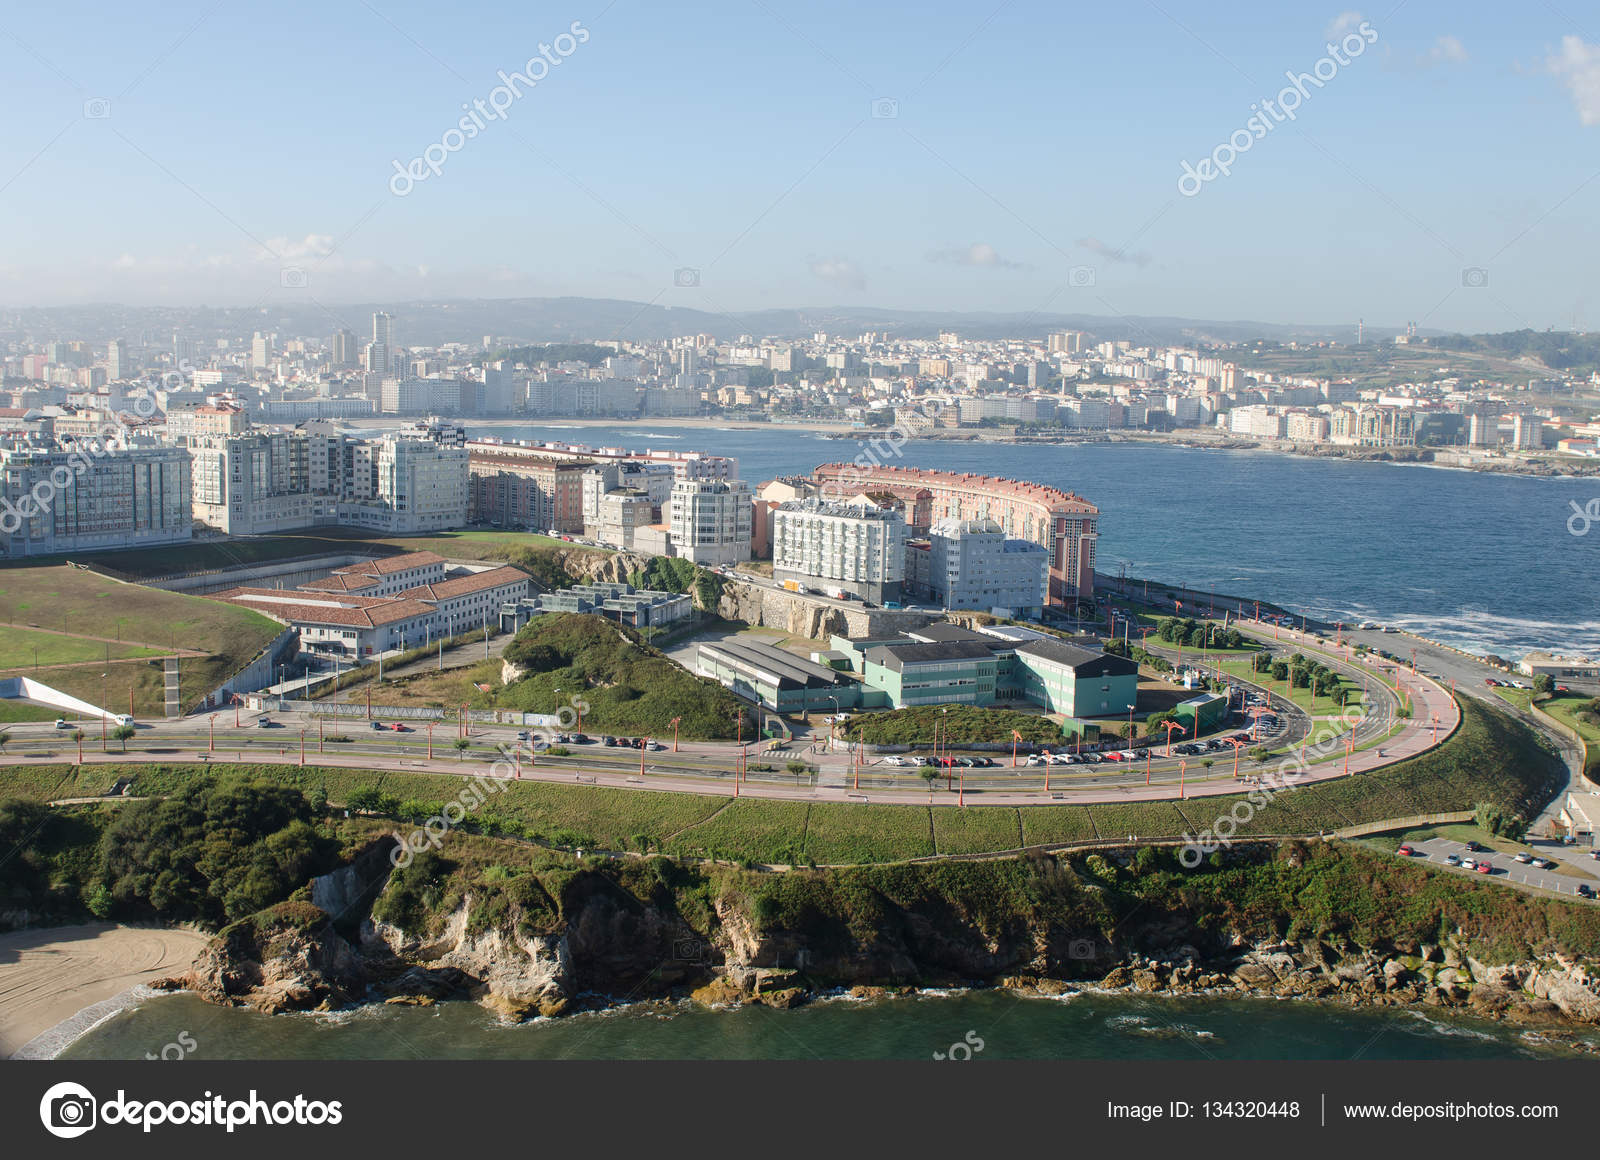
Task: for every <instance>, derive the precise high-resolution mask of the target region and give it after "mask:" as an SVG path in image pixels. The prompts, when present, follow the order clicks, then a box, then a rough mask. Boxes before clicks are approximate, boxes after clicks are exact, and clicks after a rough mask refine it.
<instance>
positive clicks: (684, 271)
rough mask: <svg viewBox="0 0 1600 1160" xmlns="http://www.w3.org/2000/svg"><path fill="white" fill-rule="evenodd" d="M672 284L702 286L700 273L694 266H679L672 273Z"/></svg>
mask: <svg viewBox="0 0 1600 1160" xmlns="http://www.w3.org/2000/svg"><path fill="white" fill-rule="evenodd" d="M672 284H673V285H674V286H698V285H700V271H699V270H696V269H695V268H694V267H693V266H679V267H678V268H677V269H676V270H674V271H673V272H672Z"/></svg>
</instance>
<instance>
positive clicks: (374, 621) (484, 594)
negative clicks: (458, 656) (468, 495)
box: [217, 552, 529, 660]
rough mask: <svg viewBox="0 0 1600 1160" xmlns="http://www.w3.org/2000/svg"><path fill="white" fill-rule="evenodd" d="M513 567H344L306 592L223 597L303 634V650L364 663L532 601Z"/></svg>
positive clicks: (422, 563) (421, 562)
mask: <svg viewBox="0 0 1600 1160" xmlns="http://www.w3.org/2000/svg"><path fill="white" fill-rule="evenodd" d="M528 591H529V580H528V575H527V573H525V572H522V571H520V570H519V569H517V568H512V567H510V566H509V565H506V566H502V567H498V568H484V569H478V570H473V569H469V568H458V569H455V570H454V571H453V572H452V571H451V570H450V568H449V567H448V565H447V564H446V562H445V561H444V559H443V558H442V557H439V556H435V555H434V554H433V553H432V552H412V553H407V554H406V555H403V556H391V557H388V558H386V559H382V560H373V561H370V562H368V563H365V564H358V565H353V566H351V567H349V568H341V569H338V570H337V571H336V572H335V573H334V574H333V575H332V576H329V577H328V578H327V579H326V580H320V581H316V582H314V583H312V584H307V585H305V586H304V587H302V588H299V589H283V588H232V589H229V590H227V591H225V592H221V593H218V594H217V598H218V599H219V600H226V601H228V602H230V603H232V604H238V605H241V606H243V607H246V608H251V609H254V610H255V611H257V612H260V613H262V614H263V615H266V616H270V617H272V618H273V619H274V620H278V621H280V622H282V623H284V624H287V625H289V626H290V627H292V628H294V629H295V630H297V631H298V632H299V634H300V644H301V647H302V648H305V649H308V650H310V651H313V652H322V653H327V654H330V655H335V656H341V657H345V658H348V659H351V660H360V659H362V658H366V657H370V656H373V655H375V654H376V653H381V652H387V651H389V650H391V649H405V648H414V647H416V646H418V645H422V644H426V643H428V642H429V641H431V640H435V639H437V638H439V637H441V636H445V637H449V636H454V635H457V634H459V633H462V632H468V631H470V630H472V629H474V628H479V627H483V626H486V625H492V624H495V623H497V622H498V617H499V611H500V608H501V606H502V605H504V604H506V603H508V602H515V601H517V600H521V599H522V598H523V597H525V596H527V595H528Z"/></svg>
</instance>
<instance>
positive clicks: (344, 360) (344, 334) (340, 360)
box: [328, 327, 359, 370]
mask: <svg viewBox="0 0 1600 1160" xmlns="http://www.w3.org/2000/svg"><path fill="white" fill-rule="evenodd" d="M328 345H329V347H330V348H331V356H330V358H329V362H330V363H331V364H332V365H333V367H334V368H336V369H341V370H343V369H348V368H350V367H353V366H355V365H356V363H357V362H358V361H359V360H358V359H357V358H356V336H355V335H354V334H352V333H351V332H350V331H349V330H347V329H345V328H344V327H340V328H339V329H338V330H336V331H335V332H334V335H333V338H332V340H331V341H330V342H329V344H328Z"/></svg>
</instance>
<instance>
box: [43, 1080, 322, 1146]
mask: <svg viewBox="0 0 1600 1160" xmlns="http://www.w3.org/2000/svg"><path fill="white" fill-rule="evenodd" d="M343 1119H344V1109H343V1108H342V1107H341V1106H340V1101H338V1100H330V1101H327V1102H323V1101H322V1100H308V1099H306V1097H305V1096H303V1095H297V1096H295V1097H294V1099H293V1100H278V1101H277V1102H275V1103H268V1102H267V1101H266V1100H264V1099H262V1098H261V1097H260V1096H258V1095H257V1094H256V1092H255V1090H254V1089H253V1088H252V1089H251V1091H250V1098H249V1099H247V1100H228V1099H225V1098H223V1097H222V1096H214V1095H212V1094H211V1093H210V1092H207V1093H206V1094H205V1098H204V1099H198V1100H130V1099H129V1098H128V1096H127V1093H126V1092H124V1091H123V1090H122V1089H121V1088H118V1089H117V1098H116V1099H114V1100H107V1101H105V1103H99V1102H98V1101H96V1099H95V1097H94V1093H93V1092H91V1091H90V1090H89V1089H88V1088H86V1087H84V1086H83V1085H82V1084H78V1083H58V1084H55V1085H53V1086H52V1087H51V1088H50V1090H49V1091H47V1092H45V1093H44V1097H43V1098H42V1099H41V1100H40V1101H39V1120H40V1122H41V1123H43V1124H44V1130H45V1131H47V1132H49V1133H50V1134H51V1135H52V1136H59V1137H60V1138H61V1139H63V1140H71V1139H75V1138H76V1137H78V1136H81V1135H83V1134H84V1133H85V1132H87V1131H89V1130H90V1129H92V1128H96V1127H103V1126H106V1125H110V1124H125V1125H127V1126H128V1127H130V1128H131V1127H140V1128H143V1129H144V1131H146V1132H148V1131H150V1129H152V1128H154V1127H155V1126H156V1125H158V1124H190V1125H195V1126H199V1127H213V1128H225V1129H226V1130H227V1131H229V1132H232V1131H233V1130H234V1129H235V1128H242V1127H249V1128H254V1127H271V1126H273V1125H275V1124H298V1125H301V1126H304V1125H306V1124H330V1125H331V1124H338V1123H339V1122H340V1121H341V1120H343Z"/></svg>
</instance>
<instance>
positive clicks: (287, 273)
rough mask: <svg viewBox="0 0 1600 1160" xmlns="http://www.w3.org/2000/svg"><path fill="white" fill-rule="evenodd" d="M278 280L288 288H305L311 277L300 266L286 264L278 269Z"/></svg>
mask: <svg viewBox="0 0 1600 1160" xmlns="http://www.w3.org/2000/svg"><path fill="white" fill-rule="evenodd" d="M278 281H279V282H280V283H281V284H282V285H283V286H284V287H286V288H287V289H290V290H304V289H305V288H306V286H307V285H308V284H309V283H310V281H311V278H310V276H309V275H307V274H306V272H305V271H304V270H302V269H301V268H300V267H299V266H285V267H284V268H283V269H282V270H279V271H278Z"/></svg>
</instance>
